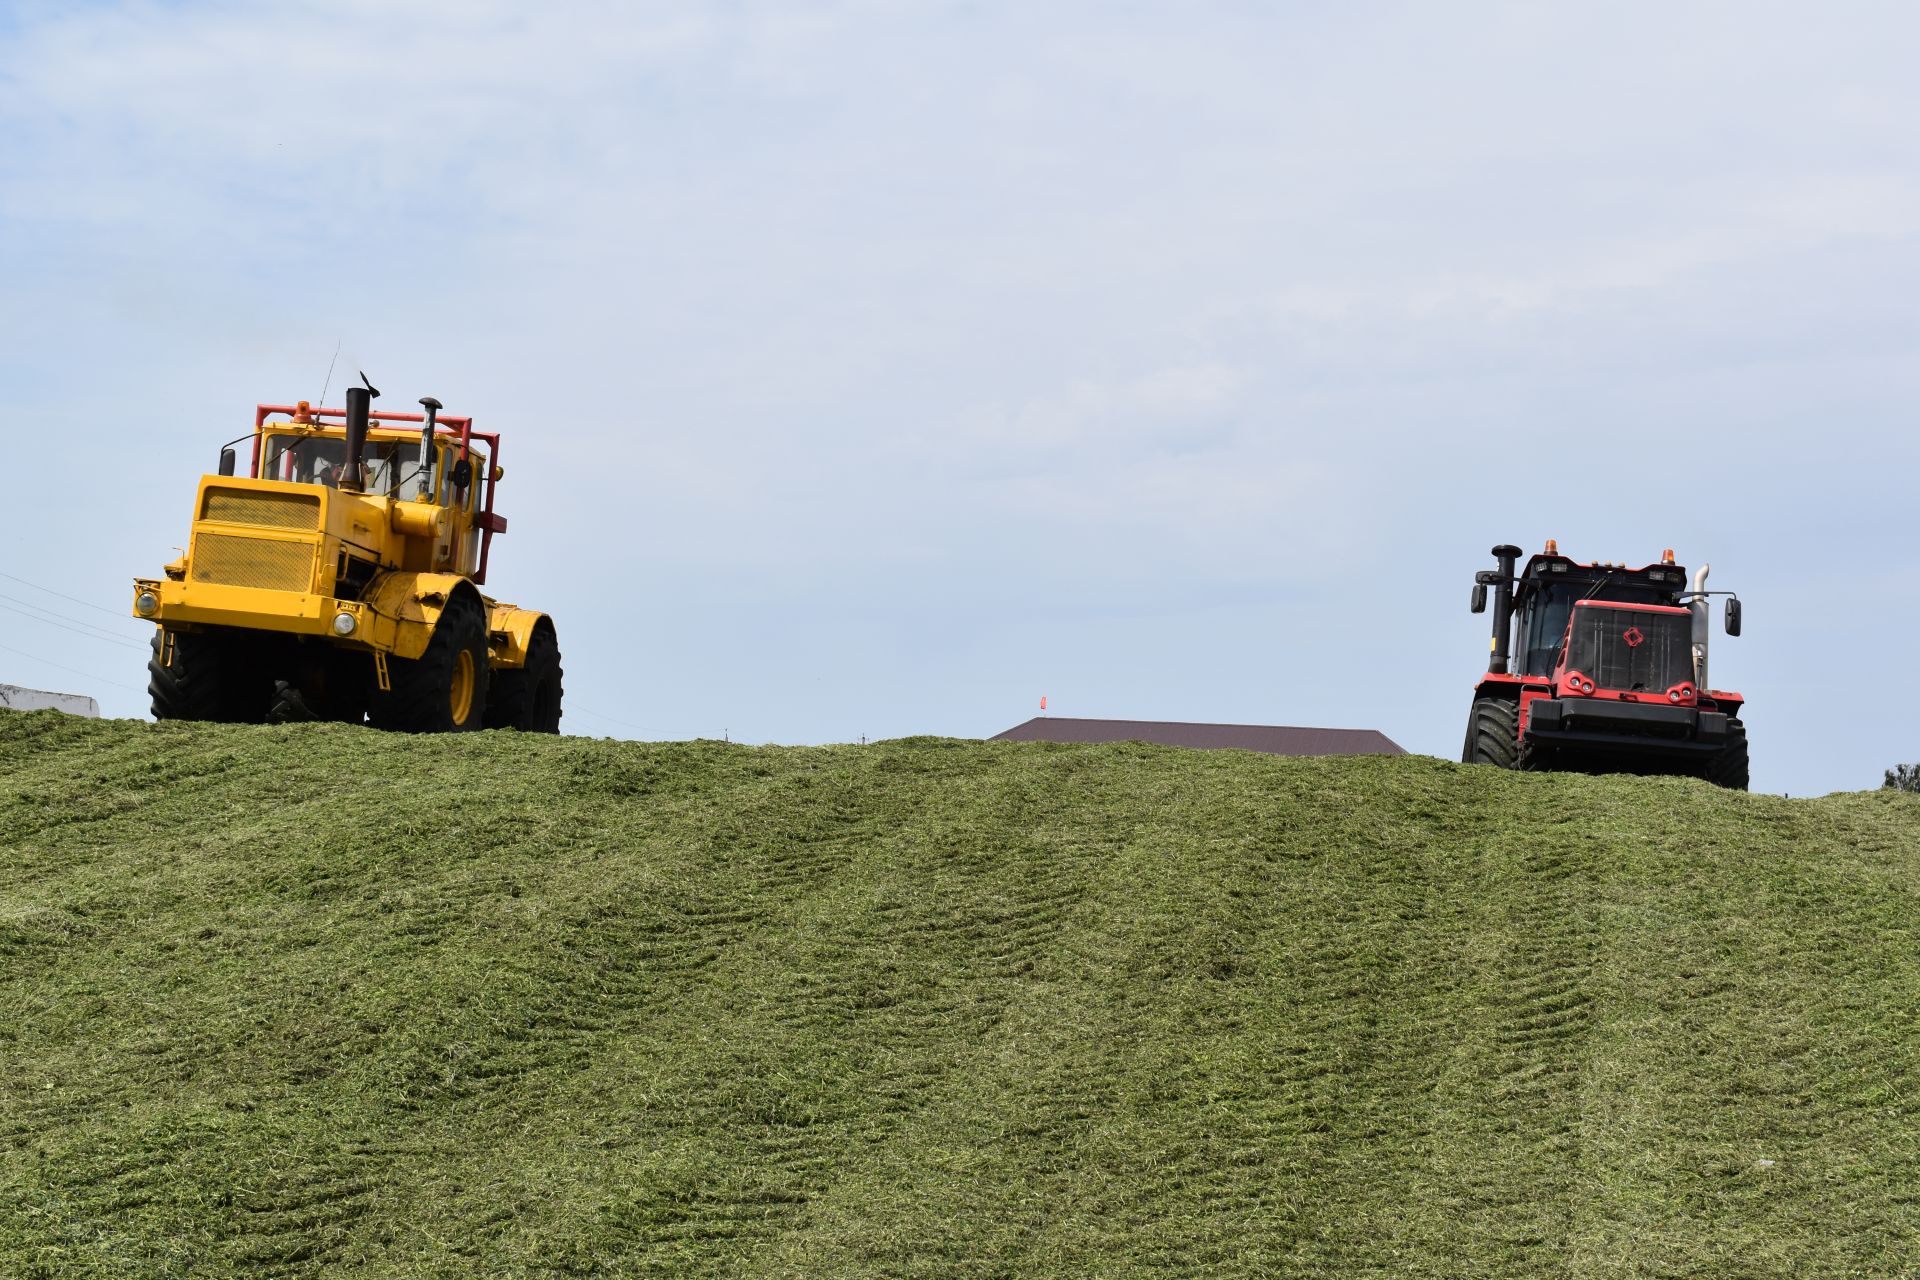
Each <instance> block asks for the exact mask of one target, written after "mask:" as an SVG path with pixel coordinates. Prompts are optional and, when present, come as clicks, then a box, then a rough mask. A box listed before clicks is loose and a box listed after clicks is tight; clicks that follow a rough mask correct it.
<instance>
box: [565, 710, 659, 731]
mask: <svg viewBox="0 0 1920 1280" xmlns="http://www.w3.org/2000/svg"><path fill="white" fill-rule="evenodd" d="M566 714H568V715H570V716H586V717H587V718H588V719H590V720H603V721H605V722H606V723H608V724H617V725H619V726H620V727H621V728H623V729H632V730H634V731H635V732H636V733H651V732H652V730H650V729H648V728H647V727H646V726H645V725H639V724H634V723H633V722H632V721H630V720H616V719H614V718H613V717H612V716H603V715H601V714H600V713H599V712H598V711H588V710H587V709H586V708H585V707H575V708H573V709H571V710H569V711H568V712H567V713H566Z"/></svg>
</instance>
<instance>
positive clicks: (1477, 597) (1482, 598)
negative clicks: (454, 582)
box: [1467, 582, 1487, 613]
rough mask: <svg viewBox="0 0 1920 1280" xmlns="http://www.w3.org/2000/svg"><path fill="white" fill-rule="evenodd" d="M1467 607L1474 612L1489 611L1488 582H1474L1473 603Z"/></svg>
mask: <svg viewBox="0 0 1920 1280" xmlns="http://www.w3.org/2000/svg"><path fill="white" fill-rule="evenodd" d="M1467 607H1468V608H1469V609H1471V610H1473V612H1475V613H1485V612H1486V611H1487V584H1486V583H1484V582H1476V583H1474V584H1473V603H1471V604H1469V605H1468V606H1467Z"/></svg>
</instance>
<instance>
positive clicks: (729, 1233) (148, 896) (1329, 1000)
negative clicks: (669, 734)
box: [0, 713, 1920, 1277]
mask: <svg viewBox="0 0 1920 1280" xmlns="http://www.w3.org/2000/svg"><path fill="white" fill-rule="evenodd" d="M1916 921H1920V797H1913V796H1902V795H1896V794H1893V793H1867V794H1859V795H1845V796H1835V797H1829V798H1827V799H1823V800H1810V801H1809V800H1795V801H1788V800H1783V799H1778V798H1772V797H1765V796H1749V795H1737V794H1729V793H1723V792H1719V791H1715V790H1713V789H1711V788H1709V787H1707V786H1705V785H1704V784H1701V783H1696V782H1691V781H1684V780H1673V779H1630V778H1583V777H1572V776H1535V775H1518V774H1507V773H1500V772H1497V771H1493V770H1488V769H1466V768H1462V767H1460V766H1457V765H1451V764H1444V763H1441V762H1439V761H1435V760H1430V759H1424V758H1417V757H1408V758H1367V759H1337V760H1335V759H1329V760H1283V759H1276V758H1272V757H1266V756H1258V755H1249V754H1242V753H1228V752H1188V751H1178V750H1172V749H1164V748H1156V747H1146V746H1140V745H1127V746H1108V747H1060V746H1050V745H1044V744H1015V743H991V744H982V743H972V742H954V741H946V740H935V739H910V740H905V741H899V742H889V743H881V744H878V745H875V746H869V747H833V748H745V747H738V746H727V745H724V744H719V743H673V744H637V743H619V742H605V741H590V740H584V739H571V738H545V737H533V736H517V735H510V734H493V733H489V734H477V735H466V736H457V737H454V736H449V737H428V738H408V737H399V736H388V735H381V734H376V733H372V732H368V731H361V730H348V729H342V728H336V727H327V726H298V727H289V728H225V727H214V726H181V725H162V726H150V725H143V724H138V723H131V722H106V723H103V722H88V721H81V720H73V719H67V718H63V717H60V716H57V715H54V714H53V713H39V714H32V715H21V714H14V713H6V714H0V1275H4V1276H9V1277H12V1276H20V1277H35V1276H47V1277H55V1276H57V1277H69V1276H83V1277H90V1276H101V1277H106V1276H112V1277H126V1276H222V1275H234V1274H262V1275H294V1276H298V1275H322V1274H374V1275H407V1276H446V1277H468V1276H553V1275H576V1274H577V1275H612V1276H676V1277H678V1276H721V1275H743V1276H796V1277H798V1276H836V1277H837V1276H848V1277H866V1276H872V1277H882V1276H885V1277H912V1276H977V1277H989V1276H1009V1277H1015V1276H1017V1277H1049V1276H1098V1277H1109V1276H1113V1277H1119V1276H1135V1275H1179V1276H1250V1277H1251V1276H1302V1277H1307V1276H1344V1275H1379V1276H1540V1275H1575V1276H1682V1275H1687V1276H1774V1275H1777V1276H1787V1275H1795V1276H1813V1275H1818V1276H1848V1275H1858V1276H1888V1275H1898V1274H1912V1273H1914V1272H1915V1271H1916V1270H1920V1119H1917V1118H1916V1103H1917V1102H1920V1076H1916V1068H1920V924H1916Z"/></svg>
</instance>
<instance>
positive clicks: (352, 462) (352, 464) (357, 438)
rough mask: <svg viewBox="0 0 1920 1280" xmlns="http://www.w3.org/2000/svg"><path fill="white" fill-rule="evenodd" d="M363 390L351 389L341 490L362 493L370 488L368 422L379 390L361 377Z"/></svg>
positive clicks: (348, 393)
mask: <svg viewBox="0 0 1920 1280" xmlns="http://www.w3.org/2000/svg"><path fill="white" fill-rule="evenodd" d="M360 381H361V382H363V383H366V385H365V386H362V387H348V388H347V463H346V466H345V467H344V468H343V469H342V471H341V473H340V487H341V488H342V489H345V490H347V491H349V492H351V493H359V492H360V491H361V490H363V489H365V488H366V487H367V421H368V418H369V416H370V415H371V413H372V411H373V401H374V399H375V397H377V396H378V395H379V394H380V390H379V388H377V387H375V386H374V385H373V383H372V382H370V381H368V379H367V375H366V374H364V373H363V374H361V375H360Z"/></svg>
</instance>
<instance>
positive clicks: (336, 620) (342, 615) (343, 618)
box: [333, 610, 360, 636]
mask: <svg viewBox="0 0 1920 1280" xmlns="http://www.w3.org/2000/svg"><path fill="white" fill-rule="evenodd" d="M359 625H360V619H358V618H356V617H354V616H353V615H352V614H350V613H347V612H345V611H344V610H343V611H341V612H339V613H336V614H334V615H333V634H335V635H337V636H350V635H352V634H353V632H354V629H355V628H356V627H358V626H359Z"/></svg>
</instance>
